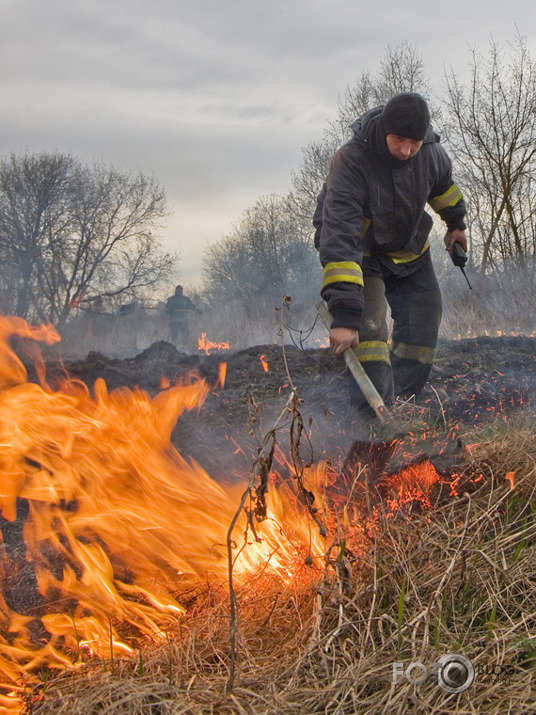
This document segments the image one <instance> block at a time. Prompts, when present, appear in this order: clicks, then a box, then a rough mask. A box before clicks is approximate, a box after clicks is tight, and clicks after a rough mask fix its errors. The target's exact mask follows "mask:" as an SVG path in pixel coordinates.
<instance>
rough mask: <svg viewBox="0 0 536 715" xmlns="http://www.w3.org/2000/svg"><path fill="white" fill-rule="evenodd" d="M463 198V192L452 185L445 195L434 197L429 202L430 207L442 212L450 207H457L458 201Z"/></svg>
mask: <svg viewBox="0 0 536 715" xmlns="http://www.w3.org/2000/svg"><path fill="white" fill-rule="evenodd" d="M461 198H462V192H461V191H460V189H459V188H458V186H457V185H456V184H452V186H451V187H450V188H448V189H447V190H446V191H445V193H444V194H441V196H434V197H433V198H432V199H430V200H429V201H428V203H429V204H430V206H431V207H432V208H433V209H434V211H441V209H446V208H447V207H448V206H455V205H456V204H457V203H458V201H460V199H461Z"/></svg>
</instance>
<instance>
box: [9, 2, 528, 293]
mask: <svg viewBox="0 0 536 715" xmlns="http://www.w3.org/2000/svg"><path fill="white" fill-rule="evenodd" d="M0 10H1V14H0V17H1V22H0V122H1V125H0V127H1V130H0V155H2V156H4V155H6V154H9V153H10V152H12V151H14V152H16V153H18V152H21V151H26V150H28V151H32V152H33V151H42V150H46V151H54V150H58V151H61V152H68V153H71V154H73V155H75V156H78V157H80V158H81V159H83V160H85V161H88V162H92V161H105V162H106V163H109V164H113V165H114V166H116V167H118V168H122V169H125V170H134V171H136V170H138V169H140V170H142V171H143V172H144V173H148V174H154V175H155V176H156V177H157V178H158V179H159V180H160V182H161V183H162V184H163V185H164V187H165V188H166V192H167V196H168V201H169V205H170V208H171V209H172V210H173V216H172V217H171V218H170V220H169V222H168V228H167V230H166V232H165V234H164V235H163V238H164V241H165V244H166V246H168V247H170V248H177V249H179V248H180V249H181V250H182V255H183V261H182V272H181V280H182V281H183V282H184V283H185V284H186V285H188V284H190V285H193V284H194V283H195V282H196V280H197V278H198V276H199V274H200V267H201V260H202V251H203V247H204V246H205V245H206V244H207V243H208V242H213V241H216V240H218V239H220V238H221V237H222V236H224V235H226V234H227V233H229V231H230V230H231V227H232V224H233V222H234V221H236V220H237V219H238V218H239V217H240V215H241V213H242V212H243V211H244V210H245V209H246V208H248V207H249V206H251V205H252V204H254V203H255V201H256V200H257V199H258V198H259V197H260V196H262V195H266V194H271V193H279V194H282V193H285V192H287V191H288V189H289V188H290V185H291V184H290V181H291V179H290V177H291V172H292V171H293V170H296V169H297V168H298V167H299V165H300V161H301V148H302V147H303V146H305V145H306V144H307V143H308V142H309V141H311V140H313V139H318V138H320V137H321V135H322V131H323V129H324V127H325V125H326V122H327V119H328V118H330V117H332V116H333V115H334V114H335V111H336V107H337V102H338V98H339V96H342V95H343V94H344V90H345V88H346V86H347V85H352V84H353V83H354V82H355V81H356V79H357V78H358V77H359V75H360V74H361V73H362V72H363V71H364V70H365V69H367V68H368V69H370V70H371V71H372V72H374V71H376V69H377V67H378V61H379V60H380V58H381V57H382V56H383V55H384V54H385V50H386V48H387V47H388V46H391V47H396V46H397V45H399V44H400V43H402V42H408V43H409V44H411V45H413V46H414V47H415V48H416V49H417V51H418V52H419V53H420V54H421V56H422V58H423V61H424V64H425V69H426V74H427V76H428V77H429V78H430V79H431V80H434V78H436V77H437V78H438V79H439V78H440V77H441V76H442V74H443V71H444V67H445V66H452V67H453V68H454V69H455V70H456V71H457V72H459V73H463V71H464V69H465V67H466V66H467V62H468V60H469V49H470V48H472V47H478V48H480V49H481V50H483V51H484V52H486V51H487V49H488V48H489V43H490V39H491V38H493V39H494V40H495V41H497V42H499V43H507V42H508V41H511V40H513V39H514V37H515V34H516V27H517V28H518V29H519V31H520V33H521V34H522V35H525V36H526V37H527V41H528V46H529V48H530V50H531V52H532V53H533V54H536V53H535V49H536V36H535V33H536V3H534V2H532V1H531V0H509V2H494V1H493V0H466V1H465V2H463V3H455V4H452V3H445V2H439V1H437V0H377V1H376V2H374V1H371V0H367V1H366V2H365V0H0Z"/></svg>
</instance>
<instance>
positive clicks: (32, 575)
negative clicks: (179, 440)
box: [0, 316, 439, 712]
mask: <svg viewBox="0 0 536 715" xmlns="http://www.w3.org/2000/svg"><path fill="white" fill-rule="evenodd" d="M10 340H11V342H12V341H13V340H15V341H18V342H19V344H20V347H21V348H22V349H24V350H25V352H28V350H31V349H32V346H33V347H35V346H36V343H37V341H41V342H46V343H49V344H53V343H55V342H57V341H58V340H59V336H58V335H57V333H56V332H55V330H54V329H53V328H51V327H47V326H39V327H31V326H29V325H28V324H27V323H26V322H25V321H23V320H21V319H17V318H5V317H2V316H0V510H1V513H0V531H1V537H2V539H1V542H0V584H1V589H0V619H1V623H0V708H1V707H2V706H3V707H5V708H6V709H8V710H10V711H13V712H17V711H18V710H17V703H20V695H21V693H22V691H23V690H24V688H25V686H26V685H28V684H32V683H35V682H39V675H38V674H39V671H40V669H42V668H45V669H54V668H75V667H77V665H78V664H80V663H82V662H84V661H85V660H87V658H91V657H94V656H98V657H101V658H110V657H114V656H116V655H122V654H125V655H128V654H130V653H132V652H133V650H134V648H135V647H136V643H137V642H138V641H139V639H143V638H152V639H159V638H162V637H165V633H166V630H168V627H169V625H170V623H173V622H175V621H176V619H177V618H180V617H181V616H182V614H183V613H184V607H183V605H182V604H181V593H186V592H187V590H189V589H191V588H192V587H193V586H196V585H197V586H198V585H200V584H202V583H204V582H206V581H207V580H212V581H216V582H220V583H223V582H225V581H226V580H227V576H228V551H227V548H228V545H229V543H231V542H228V541H227V537H228V533H227V532H228V529H229V525H230V524H231V523H232V521H233V518H234V516H235V514H236V512H237V505H238V504H239V503H240V496H241V495H242V494H243V493H244V489H245V486H246V485H245V483H242V484H238V485H237V484H236V479H235V480H234V482H235V483H234V486H223V485H221V484H218V483H216V482H215V481H214V480H212V479H211V478H210V477H209V476H208V475H207V474H206V472H205V471H204V470H203V469H202V468H201V467H200V466H199V465H198V464H196V463H195V462H194V461H192V460H188V459H186V458H184V457H183V456H181V455H180V454H179V453H178V451H177V450H176V449H175V448H174V446H173V444H172V442H171V433H172V430H173V429H174V427H175V425H176V423H177V419H178V417H179V416H180V415H181V414H182V413H183V412H184V411H185V410H192V409H199V408H200V407H201V406H202V404H203V402H204V400H205V398H206V397H207V395H208V394H209V392H210V390H211V389H214V386H211V385H208V384H207V383H206V382H205V381H204V380H202V379H201V378H200V377H199V376H196V375H189V376H188V377H187V378H185V379H183V380H182V381H181V382H179V383H177V384H175V385H167V383H166V384H165V385H164V383H163V389H162V391H161V392H160V393H159V394H158V395H156V396H155V397H151V396H149V395H148V394H147V393H145V392H143V391H141V390H130V389H127V388H121V389H116V390H114V391H112V392H109V391H108V389H107V387H106V385H105V383H104V382H103V381H102V380H97V381H96V383H95V385H94V386H93V387H92V388H91V389H90V388H88V387H87V386H86V385H85V384H84V383H82V382H80V381H77V380H73V379H71V378H69V377H68V376H66V377H65V379H64V380H63V383H62V384H61V386H60V388H59V389H56V388H54V389H53V388H52V387H51V386H50V385H49V384H48V383H47V377H46V371H45V367H44V363H43V361H42V359H41V358H40V355H39V353H38V351H37V350H35V349H34V350H33V358H34V364H35V366H36V370H37V374H38V375H39V377H40V384H35V383H31V382H28V381H27V372H26V369H25V367H24V364H23V363H22V361H21V360H20V358H19V357H18V355H17V352H20V351H19V350H17V352H16V351H15V350H14V349H13V348H12V345H11V343H10ZM224 379H225V366H222V367H221V369H220V379H219V384H220V385H223V382H224ZM282 459H284V458H283V457H282ZM286 469H287V470H289V469H290V468H289V466H288V465H286ZM419 469H420V471H419V470H418V471H415V470H414V471H406V472H401V473H400V475H394V476H392V477H390V478H389V480H388V481H387V482H386V483H385V485H384V486H385V489H386V503H387V504H388V506H389V508H390V509H391V510H392V511H393V512H394V511H396V509H397V508H398V507H399V506H400V505H402V504H403V503H405V502H407V501H411V500H412V499H418V500H419V501H420V502H422V503H423V504H426V503H427V501H426V497H427V494H428V493H429V492H430V490H431V488H432V486H433V484H434V483H435V481H437V479H439V475H438V474H437V472H435V470H434V469H433V467H432V465H431V464H427V465H426V467H425V468H424V473H421V472H423V468H422V467H421V468H419ZM290 472H291V473H292V470H291V469H290ZM230 476H231V475H230ZM234 476H236V475H234ZM302 476H303V475H302ZM305 476H306V479H307V490H309V489H310V490H312V492H315V493H316V494H317V496H316V499H315V505H316V506H317V508H318V509H319V511H318V514H320V513H322V509H325V510H326V511H324V512H323V513H324V516H325V517H326V519H325V523H326V525H327V528H328V537H327V539H326V538H325V537H321V536H320V535H319V530H318V529H317V528H316V526H317V525H316V524H314V523H313V520H312V519H311V515H310V514H309V512H308V511H307V509H306V508H304V507H303V506H302V504H303V503H304V499H303V494H302V496H301V497H300V498H298V497H297V496H296V494H294V492H293V490H292V488H291V487H290V486H289V484H288V482H287V481H285V480H284V479H277V481H276V478H277V475H275V474H272V481H271V484H270V489H269V491H268V500H267V502H268V518H266V519H265V520H264V521H262V522H261V523H260V524H258V525H255V531H254V533H253V532H251V531H250V532H249V538H248V539H247V544H246V543H242V542H244V538H243V536H241V535H243V534H245V533H247V521H246V513H245V510H243V511H242V514H241V521H239V522H238V523H237V525H236V531H235V533H236V535H237V536H236V538H235V539H233V542H232V543H234V547H233V548H234V552H233V562H234V566H233V571H234V576H235V580H236V581H237V582H239V581H242V582H243V583H244V582H245V581H246V579H250V578H252V577H254V576H258V575H259V574H268V575H269V577H270V578H271V579H273V578H274V577H275V578H276V580H278V581H279V582H280V583H281V582H283V583H285V584H296V583H298V582H300V579H301V576H302V575H303V574H305V575H307V573H308V569H310V568H311V565H312V571H311V574H312V575H314V574H318V571H317V570H316V569H315V567H316V566H318V565H322V564H323V563H324V561H323V557H324V556H325V555H326V554H328V553H329V552H330V549H331V548H332V545H333V543H336V536H335V537H334V536H332V535H331V536H330V528H331V532H332V534H335V533H336V531H337V529H338V528H339V526H340V520H341V518H342V516H341V515H343V514H347V515H348V514H350V512H352V513H353V515H354V516H353V517H352V520H353V521H352V524H351V525H350V526H351V529H353V530H354V531H355V533H359V534H363V529H362V528H361V525H360V523H359V519H360V516H359V510H358V509H354V510H353V511H352V510H349V509H347V501H348V499H349V497H348V491H346V490H344V489H343V490H342V491H340V487H341V485H340V484H337V479H338V477H337V473H336V472H335V470H333V469H331V468H329V467H328V466H327V465H324V464H319V465H316V466H313V467H310V468H309V469H308V470H306V474H305ZM292 481H293V480H290V482H292ZM330 489H331V496H330ZM352 490H353V487H352V488H351V489H350V492H352ZM312 492H311V491H307V492H306V499H305V501H307V499H308V498H309V496H311V495H312ZM339 492H340V494H339V497H340V498H339V501H340V502H341V503H340V504H339V506H340V507H341V508H340V509H339V508H338V507H337V503H338V502H337V498H338V497H337V494H338V493H339ZM343 492H344V493H343ZM326 494H327V496H325V495H326ZM324 498H325V499H326V501H325V502H324ZM330 505H331V507H333V509H332V511H331V512H330V511H329V509H330Z"/></svg>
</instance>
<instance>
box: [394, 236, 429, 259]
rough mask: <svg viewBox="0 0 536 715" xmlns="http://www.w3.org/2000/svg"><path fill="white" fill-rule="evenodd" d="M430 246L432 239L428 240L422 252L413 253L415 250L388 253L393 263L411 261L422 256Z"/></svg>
mask: <svg viewBox="0 0 536 715" xmlns="http://www.w3.org/2000/svg"><path fill="white" fill-rule="evenodd" d="M429 248H430V241H426V243H425V244H424V248H423V249H422V251H421V252H420V253H413V251H391V253H388V254H387V255H388V256H389V258H390V259H391V260H392V261H393V263H410V262H411V261H414V260H415V259H416V258H419V257H420V256H422V254H423V253H425V252H426V251H427V250H428V249H429Z"/></svg>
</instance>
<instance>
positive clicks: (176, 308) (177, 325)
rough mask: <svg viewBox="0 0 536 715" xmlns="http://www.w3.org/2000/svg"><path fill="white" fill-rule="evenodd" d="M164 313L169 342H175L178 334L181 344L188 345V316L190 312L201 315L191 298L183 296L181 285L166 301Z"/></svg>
mask: <svg viewBox="0 0 536 715" xmlns="http://www.w3.org/2000/svg"><path fill="white" fill-rule="evenodd" d="M165 310H166V313H167V316H168V320H169V332H170V335H171V341H172V342H173V343H176V342H177V338H178V336H179V334H180V337H181V341H182V343H183V344H184V345H185V346H187V345H188V315H189V313H190V311H195V312H196V313H201V312H202V311H201V310H199V309H198V308H196V307H195V305H194V304H193V302H192V300H191V298H188V296H187V295H184V290H183V287H182V286H181V285H178V286H176V287H175V293H174V294H173V295H172V296H170V297H169V298H168V299H167V301H166V308H165Z"/></svg>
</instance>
